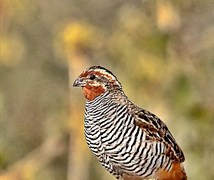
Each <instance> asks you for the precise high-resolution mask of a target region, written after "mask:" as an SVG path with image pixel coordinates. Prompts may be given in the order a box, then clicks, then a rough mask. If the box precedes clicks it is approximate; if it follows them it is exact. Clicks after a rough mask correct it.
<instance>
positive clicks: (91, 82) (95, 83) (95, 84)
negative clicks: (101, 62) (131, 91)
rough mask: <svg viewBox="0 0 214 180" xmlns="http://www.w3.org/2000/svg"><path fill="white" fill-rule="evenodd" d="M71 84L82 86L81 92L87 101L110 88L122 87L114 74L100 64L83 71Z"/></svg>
mask: <svg viewBox="0 0 214 180" xmlns="http://www.w3.org/2000/svg"><path fill="white" fill-rule="evenodd" d="M73 86H74V87H82V89H83V94H84V96H85V98H86V99H87V100H89V101H91V100H93V99H94V98H96V97H97V96H99V95H101V94H103V93H104V92H106V91H109V90H111V89H121V88H122V86H121V84H120V82H119V81H118V80H117V78H116V77H115V76H114V74H113V73H112V72H111V71H109V70H108V69H106V68H104V67H101V66H92V67H90V68H88V69H86V70H85V71H83V72H82V73H81V74H80V75H79V77H78V78H77V79H76V80H75V81H74V84H73Z"/></svg>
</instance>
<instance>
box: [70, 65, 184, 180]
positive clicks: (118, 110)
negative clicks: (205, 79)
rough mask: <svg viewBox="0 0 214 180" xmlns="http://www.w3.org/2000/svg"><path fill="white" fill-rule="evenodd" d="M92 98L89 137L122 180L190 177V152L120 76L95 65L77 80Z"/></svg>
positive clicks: (87, 116)
mask: <svg viewBox="0 0 214 180" xmlns="http://www.w3.org/2000/svg"><path fill="white" fill-rule="evenodd" d="M74 86H80V87H83V94H84V96H85V97H86V99H87V101H86V105H85V125H84V126H85V127H84V129H85V137H86V141H87V144H88V146H89V148H90V149H91V150H92V152H93V153H94V155H95V156H96V157H97V158H98V160H99V162H100V163H101V164H102V165H103V166H104V167H105V168H106V169H107V170H108V171H109V172H110V173H111V174H113V175H114V176H115V177H116V178H117V179H120V178H121V179H125V180H128V179H139V180H140V179H145V178H156V179H160V180H161V179H175V180H176V179H177V180H185V179H187V177H186V173H185V171H184V169H183V166H182V165H181V163H182V162H183V161H184V154H183V152H182V150H181V149H180V147H179V146H178V145H177V143H176V141H175V139H174V138H173V136H172V135H171V133H170V131H169V130H168V128H167V126H166V125H165V124H164V123H163V122H162V121H161V120H160V119H159V118H158V117H157V116H155V115H154V114H152V113H150V112H148V111H146V110H144V109H142V108H139V107H138V106H136V105H134V104H133V103H132V102H131V101H130V100H129V99H128V98H127V97H126V95H125V94H124V92H123V90H122V86H121V84H120V82H119V81H118V80H117V78H116V77H115V76H114V75H113V74H112V73H111V72H110V71H109V70H107V69H105V68H103V67H100V66H92V67H90V68H89V69H87V70H86V71H84V72H83V73H82V74H81V75H80V76H79V77H78V78H77V80H76V81H75V82H74Z"/></svg>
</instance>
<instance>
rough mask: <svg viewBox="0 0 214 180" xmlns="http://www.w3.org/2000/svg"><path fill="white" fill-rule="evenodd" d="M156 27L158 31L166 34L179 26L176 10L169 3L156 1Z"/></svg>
mask: <svg viewBox="0 0 214 180" xmlns="http://www.w3.org/2000/svg"><path fill="white" fill-rule="evenodd" d="M157 26H158V28H159V29H160V30H162V31H167V32H168V31H171V30H175V29H177V28H178V27H179V26H180V17H179V14H178V12H177V9H176V8H175V7H174V6H173V5H172V4H171V3H170V2H169V1H165V0H160V1H157Z"/></svg>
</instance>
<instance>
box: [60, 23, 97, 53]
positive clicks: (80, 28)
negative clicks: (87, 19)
mask: <svg viewBox="0 0 214 180" xmlns="http://www.w3.org/2000/svg"><path fill="white" fill-rule="evenodd" d="M93 34H94V33H93V29H92V27H91V26H90V25H89V24H86V23H81V22H75V23H71V24H68V25H67V26H66V27H65V29H64V31H63V34H62V36H63V37H62V38H63V43H64V48H65V49H66V50H67V51H73V52H75V51H80V50H84V49H87V48H89V47H90V45H91V43H92V38H93Z"/></svg>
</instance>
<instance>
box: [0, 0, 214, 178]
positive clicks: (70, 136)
mask: <svg viewBox="0 0 214 180" xmlns="http://www.w3.org/2000/svg"><path fill="white" fill-rule="evenodd" d="M213 5H214V4H213V1H211V0H204V1H201V0H134V1H133V0H116V1H109V0H102V1H96V0H91V1H88V0H61V1H58V0H45V1H44V0H31V1H28V0H21V1H20V0H1V1H0V21H1V22H0V23H1V27H0V28H1V34H0V66H1V69H0V78H1V79H0V179H1V180H113V179H114V178H113V177H112V176H111V175H110V174H109V173H108V172H106V171H105V170H104V169H103V168H102V167H101V166H100V164H99V163H98V162H97V160H96V159H95V157H94V156H93V155H92V153H91V152H90V150H89V149H88V148H87V146H86V142H85V139H84V134H83V116H84V103H85V99H84V98H83V96H82V93H81V90H80V89H77V88H76V89H75V88H73V87H72V83H73V80H74V79H75V78H76V77H77V76H78V75H79V74H80V73H81V72H82V71H83V70H84V69H85V68H86V67H89V66H91V65H102V66H104V67H106V68H108V69H110V70H111V71H112V72H113V73H114V74H115V75H116V76H117V77H118V79H119V80H120V81H121V83H122V85H123V87H124V91H125V92H126V94H127V96H128V97H129V98H130V99H131V100H132V101H133V102H134V103H135V104H137V105H139V106H141V107H143V108H145V109H147V110H149V111H151V112H153V113H155V114H157V115H158V116H159V117H160V118H161V119H162V120H163V121H164V122H165V123H166V124H167V125H168V127H169V129H170V130H171V132H172V134H173V135H174V137H175V138H176V140H177V142H178V144H179V145H180V147H181V148H182V149H183V151H184V153H185V156H186V161H185V163H184V166H185V169H186V172H187V175H188V176H189V179H194V180H202V179H203V180H204V179H205V180H211V179H214V165H213V162H214V153H213V152H214V140H213V130H214V126H213V125H214V121H213V120H214V103H213V101H214V74H213V73H214V14H213V12H214V9H213V7H214V6H213Z"/></svg>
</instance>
